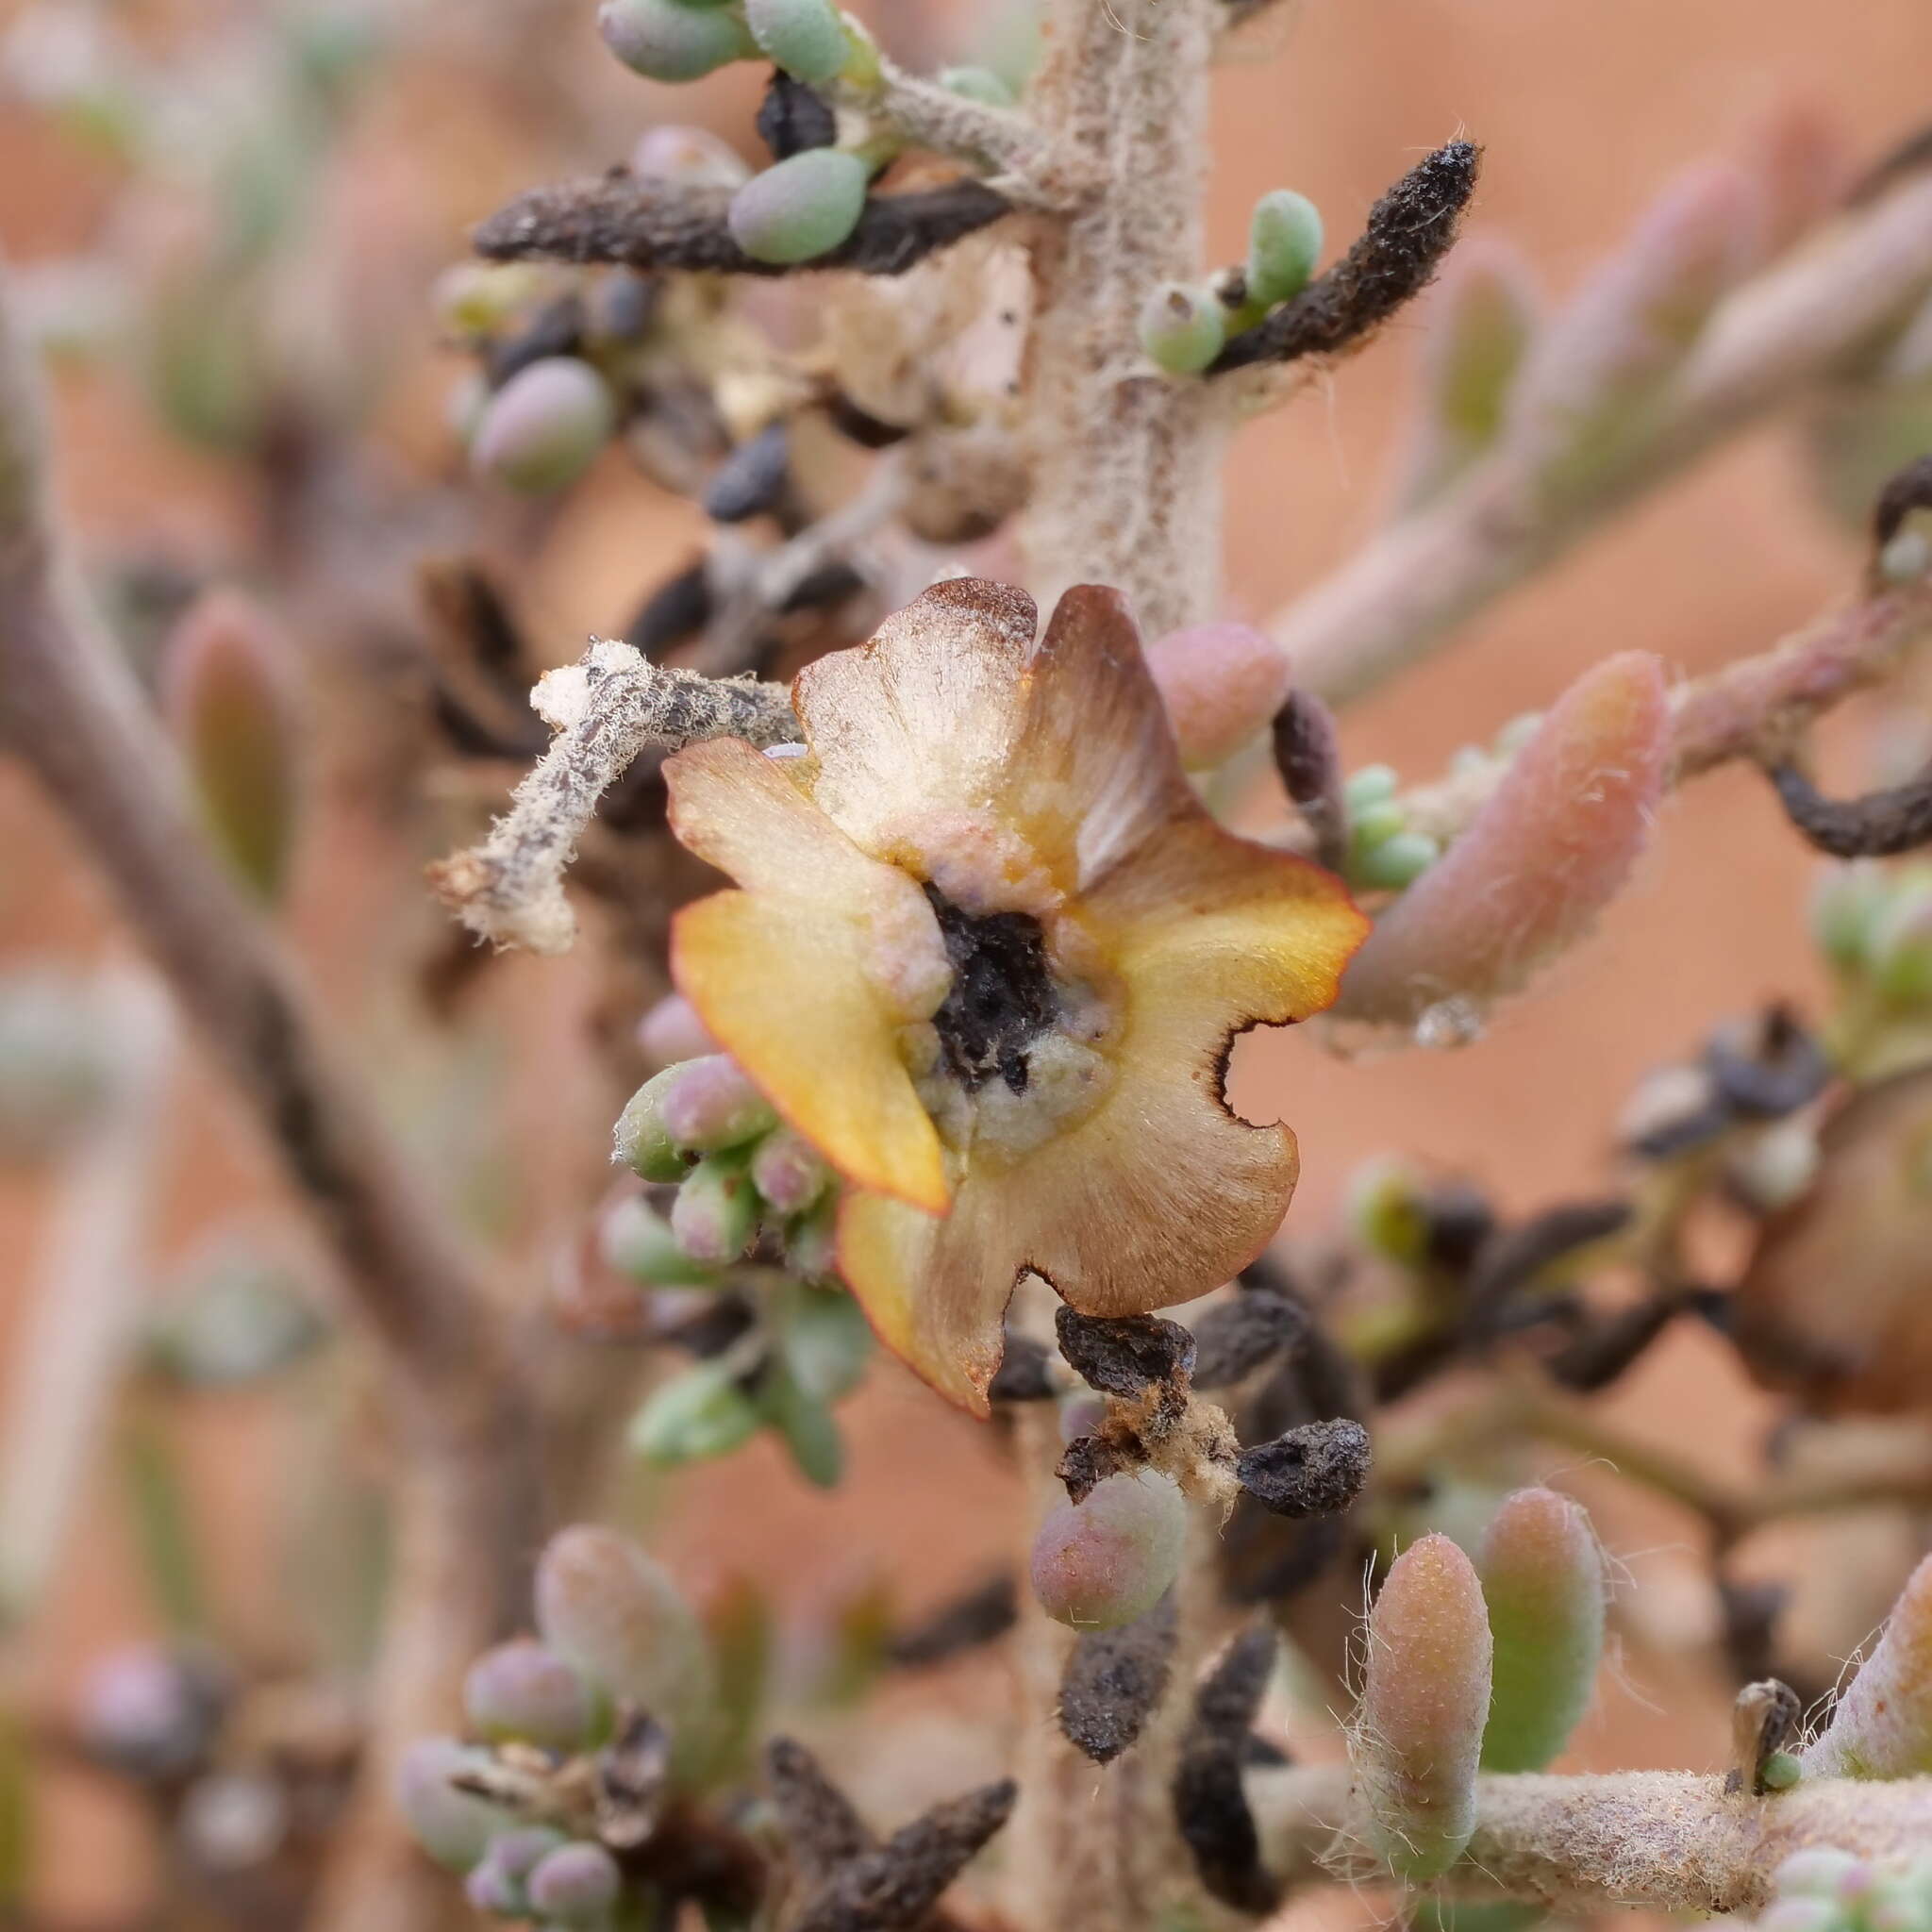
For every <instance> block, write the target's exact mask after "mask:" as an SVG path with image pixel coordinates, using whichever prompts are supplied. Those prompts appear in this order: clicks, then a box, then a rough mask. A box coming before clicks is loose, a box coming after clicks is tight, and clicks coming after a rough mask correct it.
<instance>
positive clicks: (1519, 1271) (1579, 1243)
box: [1469, 1199, 1632, 1310]
mask: <svg viewBox="0 0 1932 1932" xmlns="http://www.w3.org/2000/svg"><path fill="white" fill-rule="evenodd" d="M1631 1212H1632V1209H1631V1207H1630V1204H1629V1202H1627V1201H1624V1200H1621V1199H1617V1200H1603V1201H1565V1202H1560V1203H1558V1205H1557V1206H1556V1207H1555V1208H1545V1209H1543V1211H1542V1212H1541V1214H1533V1215H1531V1216H1530V1218H1529V1219H1528V1220H1527V1221H1523V1222H1519V1223H1518V1224H1516V1225H1515V1226H1514V1227H1507V1228H1503V1229H1501V1230H1500V1231H1499V1232H1498V1233H1496V1234H1495V1235H1493V1236H1492V1237H1491V1239H1490V1240H1489V1241H1486V1242H1485V1243H1484V1244H1483V1249H1482V1252H1481V1253H1480V1254H1479V1255H1478V1256H1477V1257H1476V1262H1475V1266H1474V1269H1472V1270H1471V1273H1470V1278H1469V1298H1470V1302H1471V1305H1472V1307H1474V1308H1478V1309H1486V1310H1488V1309H1494V1308H1495V1307H1497V1306H1498V1305H1499V1304H1501V1303H1502V1302H1504V1301H1506V1300H1507V1298H1508V1297H1509V1296H1510V1295H1512V1294H1514V1293H1515V1292H1516V1291H1518V1290H1519V1289H1523V1288H1526V1287H1528V1286H1529V1284H1530V1283H1531V1282H1532V1281H1534V1280H1535V1279H1536V1277H1537V1276H1538V1275H1539V1274H1541V1273H1542V1272H1543V1270H1544V1269H1545V1268H1548V1267H1551V1266H1552V1265H1554V1264H1555V1263H1556V1262H1557V1261H1560V1260H1561V1259H1563V1257H1565V1256H1566V1255H1570V1254H1574V1252H1575V1251H1576V1250H1577V1249H1578V1248H1585V1247H1588V1246H1589V1245H1590V1244H1591V1242H1592V1241H1603V1240H1605V1239H1606V1238H1607V1236H1609V1235H1613V1234H1615V1233H1616V1232H1617V1230H1618V1229H1619V1228H1621V1227H1623V1226H1624V1225H1625V1224H1626V1223H1627V1222H1628V1221H1629V1219H1630V1215H1631Z"/></svg>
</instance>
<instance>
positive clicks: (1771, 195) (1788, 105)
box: [1742, 97, 1853, 255]
mask: <svg viewBox="0 0 1932 1932" xmlns="http://www.w3.org/2000/svg"><path fill="white" fill-rule="evenodd" d="M1742 158H1743V162H1744V166H1745V168H1746V170H1747V172H1748V173H1749V174H1750V175H1752V176H1753V178H1754V179H1756V180H1757V181H1758V182H1759V183H1760V184H1761V185H1762V188H1763V191H1764V248H1765V253H1766V254H1767V255H1780V254H1782V253H1783V252H1784V251H1785V250H1786V249H1787V248H1789V247H1790V245H1791V243H1792V242H1796V241H1797V240H1798V239H1799V237H1800V236H1802V235H1803V234H1804V233H1805V231H1806V230H1807V229H1808V228H1810V227H1812V226H1814V225H1816V224H1818V223H1819V222H1822V221H1824V219H1825V218H1826V217H1827V216H1829V215H1831V214H1834V213H1836V212H1837V210H1838V208H1840V205H1841V204H1842V202H1843V200H1844V195H1845V191H1846V190H1847V189H1848V188H1849V187H1850V186H1851V184H1852V179H1853V162H1852V151H1851V147H1850V143H1849V142H1847V140H1846V130H1845V128H1844V127H1843V126H1842V125H1841V124H1840V122H1839V121H1837V120H1836V119H1835V118H1833V117H1832V116H1830V115H1828V114H1827V113H1826V112H1825V111H1824V108H1823V107H1822V106H1820V104H1819V103H1818V102H1816V101H1812V100H1803V99H1798V98H1795V97H1791V98H1787V99H1785V100H1781V101H1778V102H1776V103H1774V105H1773V106H1772V107H1771V108H1768V109H1766V111H1765V112H1764V113H1762V114H1760V115H1759V116H1758V117H1757V120H1756V121H1755V122H1754V123H1753V124H1752V125H1751V126H1750V127H1749V128H1748V129H1747V130H1746V133H1745V136H1744V141H1743V151H1742Z"/></svg>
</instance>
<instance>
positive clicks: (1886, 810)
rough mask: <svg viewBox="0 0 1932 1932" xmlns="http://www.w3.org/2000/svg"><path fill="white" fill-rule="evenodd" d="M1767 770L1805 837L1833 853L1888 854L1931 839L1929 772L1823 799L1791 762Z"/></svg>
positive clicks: (1846, 855) (1931, 777)
mask: <svg viewBox="0 0 1932 1932" xmlns="http://www.w3.org/2000/svg"><path fill="white" fill-rule="evenodd" d="M1767 775H1768V776H1769V777H1770V779H1771V782H1772V786H1773V788H1774V790H1775V791H1776V792H1777V797H1778V803H1779V804H1780V805H1782V806H1783V807H1784V808H1785V816H1786V817H1787V818H1788V819H1790V822H1791V824H1793V825H1795V826H1796V827H1797V828H1798V830H1799V831H1800V832H1802V833H1803V834H1804V835H1805V837H1806V839H1807V841H1809V842H1810V843H1811V844H1813V845H1815V846H1816V847H1817V848H1818V850H1819V851H1821V852H1828V853H1830V854H1831V856H1832V857H1833V858H1891V857H1894V856H1895V855H1896V854H1898V853H1901V852H1913V851H1916V850H1917V849H1918V848H1919V847H1920V846H1922V845H1925V844H1932V774H1927V775H1925V776H1923V777H1918V778H1914V779H1912V780H1911V781H1910V783H1909V784H1905V785H1894V786H1892V787H1890V789H1889V790H1887V791H1868V792H1866V793H1865V794H1864V795H1863V796H1862V797H1859V798H1844V799H1835V798H1826V797H1825V796H1824V793H1823V792H1821V791H1819V790H1818V789H1817V788H1816V787H1815V786H1814V785H1813V784H1812V783H1811V781H1810V779H1808V778H1807V777H1806V775H1805V774H1804V773H1803V772H1801V771H1799V769H1798V768H1797V766H1796V765H1793V764H1777V765H1773V766H1771V767H1770V768H1769V770H1768V773H1767Z"/></svg>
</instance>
